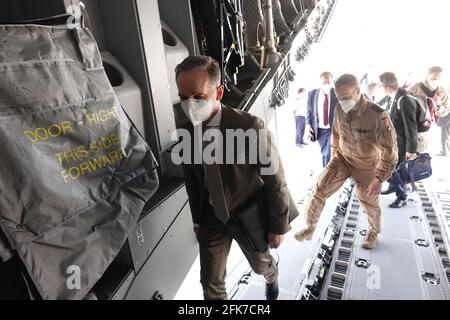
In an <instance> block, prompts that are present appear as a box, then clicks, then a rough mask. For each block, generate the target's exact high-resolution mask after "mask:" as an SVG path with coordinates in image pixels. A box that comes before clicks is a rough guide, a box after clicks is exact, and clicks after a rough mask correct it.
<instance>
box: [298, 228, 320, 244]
mask: <svg viewBox="0 0 450 320" xmlns="http://www.w3.org/2000/svg"><path fill="white" fill-rule="evenodd" d="M314 229H315V227H314V226H308V227H307V228H305V229H303V230H300V231H299V232H297V233H295V235H294V237H295V239H296V240H298V241H300V242H302V241H303V240H311V239H312V236H313V233H314Z"/></svg>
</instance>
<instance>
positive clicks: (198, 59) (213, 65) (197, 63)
mask: <svg viewBox="0 0 450 320" xmlns="http://www.w3.org/2000/svg"><path fill="white" fill-rule="evenodd" d="M197 69H200V70H203V71H206V72H207V73H208V76H209V80H210V81H211V83H212V84H215V85H217V86H219V85H220V80H221V72H220V66H219V63H218V62H217V61H216V60H214V59H213V58H211V57H208V56H190V57H187V58H186V59H184V60H183V61H182V62H181V63H180V64H179V65H177V66H176V68H175V77H176V79H178V76H179V75H180V74H181V73H183V72H190V71H193V70H197Z"/></svg>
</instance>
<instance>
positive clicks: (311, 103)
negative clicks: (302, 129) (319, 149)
mask: <svg viewBox="0 0 450 320" xmlns="http://www.w3.org/2000/svg"><path fill="white" fill-rule="evenodd" d="M319 93H320V89H315V90H312V91H310V92H309V93H308V112H307V116H306V123H307V124H308V125H310V126H311V127H312V128H313V130H314V139H315V140H317V135H318V131H319V106H318V105H317V104H318V103H319ZM330 99H331V100H330V118H329V120H330V128H333V120H334V109H335V108H336V104H337V98H336V93H335V92H334V89H333V88H332V89H331V93H330ZM321 107H322V108H323V106H321Z"/></svg>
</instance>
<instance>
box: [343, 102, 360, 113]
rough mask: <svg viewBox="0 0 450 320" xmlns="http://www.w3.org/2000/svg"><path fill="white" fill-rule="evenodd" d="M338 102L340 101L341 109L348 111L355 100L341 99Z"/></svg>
mask: <svg viewBox="0 0 450 320" xmlns="http://www.w3.org/2000/svg"><path fill="white" fill-rule="evenodd" d="M339 102H340V103H341V107H342V110H344V112H345V113H349V112H350V111H352V110H353V108H354V107H355V106H356V101H355V100H341V101H339Z"/></svg>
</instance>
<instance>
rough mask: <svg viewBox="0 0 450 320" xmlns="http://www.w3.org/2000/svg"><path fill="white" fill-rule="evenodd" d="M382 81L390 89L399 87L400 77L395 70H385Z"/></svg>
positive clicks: (381, 77)
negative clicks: (398, 77)
mask: <svg viewBox="0 0 450 320" xmlns="http://www.w3.org/2000/svg"><path fill="white" fill-rule="evenodd" d="M380 82H381V83H382V84H383V85H385V86H386V87H388V88H390V89H394V90H395V89H398V88H399V84H398V79H397V76H396V75H395V73H393V72H385V73H383V74H382V75H381V76H380Z"/></svg>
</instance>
